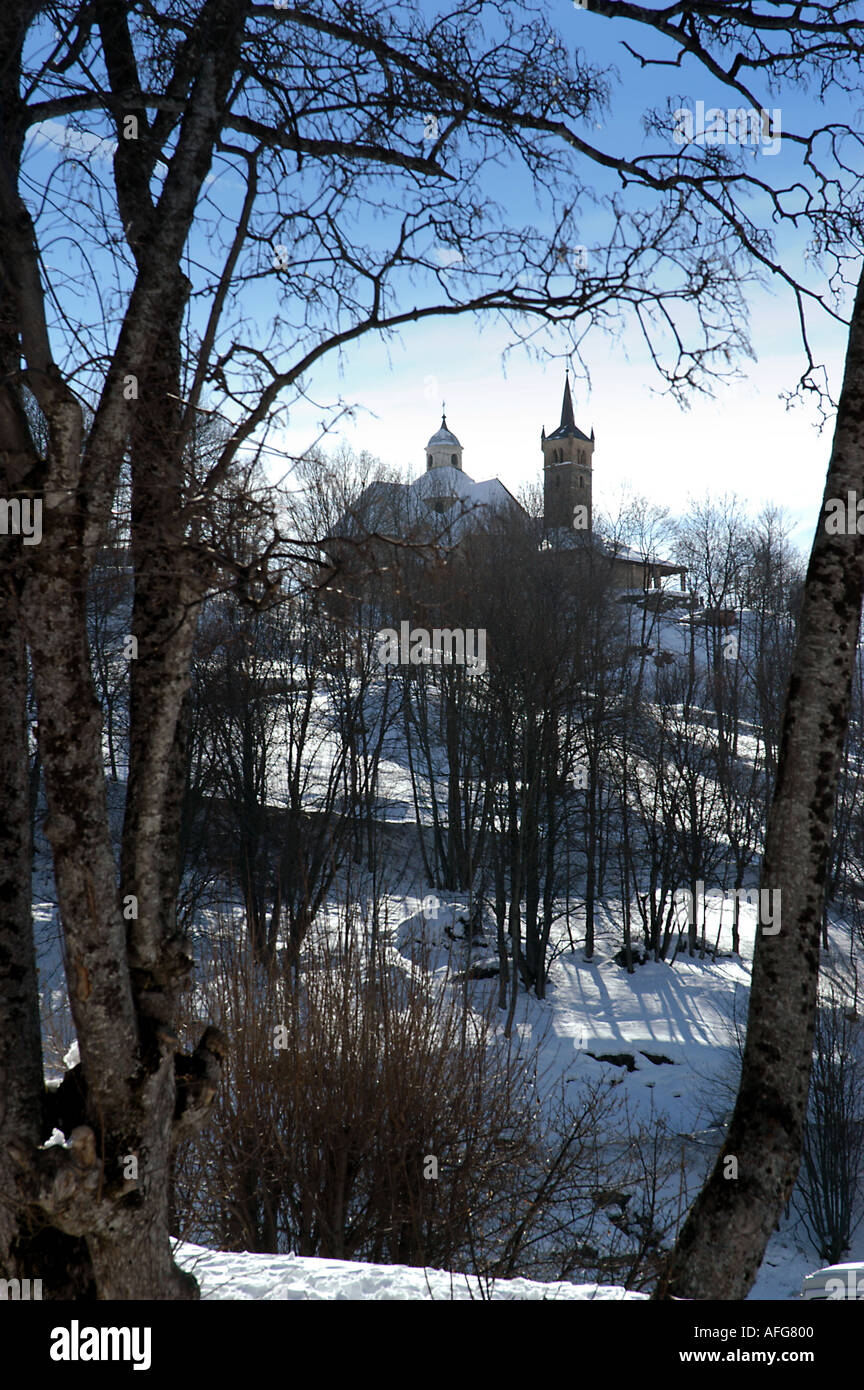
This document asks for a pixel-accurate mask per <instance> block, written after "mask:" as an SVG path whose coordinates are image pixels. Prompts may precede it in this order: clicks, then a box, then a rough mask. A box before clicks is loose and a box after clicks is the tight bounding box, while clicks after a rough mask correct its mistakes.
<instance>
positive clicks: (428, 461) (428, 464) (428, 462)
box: [426, 454, 432, 468]
mask: <svg viewBox="0 0 864 1390" xmlns="http://www.w3.org/2000/svg"><path fill="white" fill-rule="evenodd" d="M426 467H427V468H431V467H432V455H431V454H427V455H426Z"/></svg>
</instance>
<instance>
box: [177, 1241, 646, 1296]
mask: <svg viewBox="0 0 864 1390" xmlns="http://www.w3.org/2000/svg"><path fill="white" fill-rule="evenodd" d="M176 1257H177V1261H178V1263H179V1264H180V1265H182V1267H183V1268H184V1269H187V1270H189V1271H190V1272H191V1273H192V1274H194V1275H195V1278H196V1279H197V1280H198V1283H199V1286H200V1289H201V1297H202V1298H204V1299H267V1300H273V1299H276V1300H280V1299H334V1300H337V1299H338V1300H347V1299H362V1300H363V1301H366V1300H367V1299H372V1300H382V1299H390V1300H393V1299H397V1300H402V1301H404V1300H406V1299H410V1300H412V1301H413V1300H414V1299H433V1300H438V1301H444V1300H450V1299H461V1300H464V1299H476V1300H477V1301H484V1300H486V1299H511V1300H512V1299H518V1300H519V1301H523V1300H534V1299H552V1300H555V1299H558V1300H568V1301H576V1302H580V1303H585V1302H588V1301H590V1300H592V1299H613V1300H616V1299H617V1300H623V1299H629V1300H640V1299H644V1298H645V1297H646V1295H645V1294H640V1293H628V1292H627V1291H626V1290H625V1289H621V1288H617V1287H615V1286H614V1285H609V1284H537V1283H534V1282H533V1281H532V1280H530V1279H498V1280H496V1281H495V1282H494V1283H487V1282H486V1281H485V1280H478V1279H474V1278H470V1277H469V1276H468V1275H466V1274H451V1273H449V1272H448V1271H445V1270H441V1269H413V1268H410V1267H409V1266H407V1265H368V1264H358V1263H356V1262H355V1261H352V1260H319V1259H304V1258H302V1257H300V1256H298V1255H249V1254H244V1255H228V1254H225V1253H224V1252H222V1251H218V1250H206V1249H205V1248H204V1247H203V1246H201V1245H183V1244H178V1246H177V1247H176Z"/></svg>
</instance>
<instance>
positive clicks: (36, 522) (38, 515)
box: [0, 497, 42, 545]
mask: <svg viewBox="0 0 864 1390" xmlns="http://www.w3.org/2000/svg"><path fill="white" fill-rule="evenodd" d="M0 536H21V537H22V538H23V542H24V544H25V545H38V544H39V542H40V541H41V539H42V499H41V498H40V497H36V498H30V497H24V498H21V497H0Z"/></svg>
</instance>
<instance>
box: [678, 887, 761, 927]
mask: <svg viewBox="0 0 864 1390" xmlns="http://www.w3.org/2000/svg"><path fill="white" fill-rule="evenodd" d="M736 898H737V900H738V902H739V903H748V904H750V905H753V906H755V907H757V908H758V910H759V921H760V924H761V930H762V935H763V936H776V935H777V933H778V932H779V930H780V920H781V917H780V889H779V888H762V889H759V888H736V889H734V891H733V892H731V893H724V892H717V893H706V892H705V884H704V883H703V882H702V880H701V879H697V881H696V902H697V904H698V903H700V902H703V903H704V904H705V906H706V907H708V906H711V907H719V908H720V914H721V921H722V919H723V911H724V908H725V907H726V904H727V903H729V904H731V906H732V909H733V910H734V906H735V900H736ZM672 902H673V903H674V905H675V908H676V910H677V909H681V908H683V909H684V912H685V913H686V917H685V920H686V922H687V923H688V925H689V926H691V927H692V926H694V925H695V923H696V921H697V916H696V911H697V910H698V909H696V910H694V905H693V894H692V893H691V892H690V890H689V888H676V889H675V892H674V893H673V894H672Z"/></svg>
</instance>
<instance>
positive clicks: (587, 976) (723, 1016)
mask: <svg viewBox="0 0 864 1390" xmlns="http://www.w3.org/2000/svg"><path fill="white" fill-rule="evenodd" d="M634 621H635V615H634ZM745 628H746V624H745ZM649 640H650V641H651V642H652V644H653V646H654V647H655V649H656V648H660V649H662V650H663V651H672V652H673V653H675V654H676V655H678V656H679V657H680V656H681V655H682V654H684V653H685V652H686V650H687V646H688V642H689V632H688V631H687V630H685V629H684V628H683V626H682V625H681V622H680V621H678V622H676V621H675V619H674V617H672V618H670V617H667V616H664V617H662V618H660V619H658V620H657V621H656V623H655V624H654V630H653V631H651V632H650V634H649ZM325 722H326V721H325ZM332 742H333V740H332V734H331V733H330V732H329V731H324V732H323V733H322V737H321V740H320V744H319V745H318V747H317V748H316V752H315V756H314V757H313V758H312V760H311V761H312V766H311V768H310V773H309V786H308V794H309V799H310V803H314V800H315V794H316V790H317V789H318V788H319V787H320V786H323V785H324V783H325V782H326V779H327V776H328V774H329V767H330V759H331V757H332V747H331V745H332ZM742 746H743V745H742ZM385 748H386V756H385V758H384V760H383V761H382V763H381V767H380V778H379V802H378V814H379V818H380V820H381V821H382V822H386V823H387V826H388V830H387V834H388V837H389V838H388V847H389V855H390V857H389V859H388V871H389V872H388V877H389V880H390V881H389V883H388V885H387V888H388V890H389V891H387V892H386V893H385V894H384V902H383V904H382V909H381V920H382V921H383V923H384V935H385V937H386V939H387V941H388V949H389V951H390V954H391V957H392V959H393V960H394V962H399V963H401V965H402V966H403V967H407V963H408V959H409V958H410V957H412V955H413V953H414V946H415V943H417V942H418V941H419V940H421V939H422V940H424V941H425V943H426V944H427V945H428V944H429V943H430V942H431V944H432V946H433V950H432V954H431V956H430V957H428V958H424V964H425V966H426V968H430V969H431V970H432V971H433V973H434V974H436V975H437V976H439V977H440V980H441V983H442V985H443V984H444V982H445V981H446V980H447V979H448V978H450V977H451V976H452V973H453V972H454V971H459V970H463V969H464V968H465V966H466V965H467V964H468V963H469V955H468V951H467V947H465V946H463V945H462V944H461V943H460V942H459V941H458V939H456V940H454V937H455V938H458V937H459V935H460V930H459V918H460V916H463V915H464V913H465V910H466V907H467V899H466V898H465V897H464V896H460V895H457V894H451V895H448V894H445V893H442V892H438V891H433V890H432V889H431V887H430V886H428V885H424V878H423V873H422V865H421V863H420V856H419V854H418V853H417V851H416V843H415V835H416V830H415V827H414V825H412V824H411V823H412V822H414V821H416V816H417V808H416V807H415V805H414V800H413V793H412V787H411V780H410V776H409V773H408V768H407V760H406V757H405V753H404V748H403V747H402V746H401V741H400V739H399V737H398V733H396V732H392V733H391V734H390V735H389V736H388V738H387V740H386V741H385ZM280 791H281V788H280V787H279V785H278V778H277V784H276V785H274V786H272V787H271V788H270V793H271V798H272V800H273V802H274V803H275V804H279V801H280ZM109 792H110V793H111V794H112V795H113V797H114V798H115V799H116V801H117V807H118V809H119V807H120V805H121V804H122V786H121V787H111V788H110V789H109ZM427 810H428V808H427V807H425V806H424V805H423V804H422V803H421V805H420V816H421V819H423V820H424V821H425V820H426V819H427V816H426V812H427ZM400 822H401V824H400ZM358 878H359V873H358V874H357V875H356V876H355V879H354V880H352V883H351V886H350V887H351V892H350V894H347V893H346V896H351V897H352V899H353V901H354V902H355V903H359V902H360V901H361V899H362V893H361V891H360V885H359V883H358V882H357V879H358ZM34 887H35V896H36V902H35V904H34V916H35V920H36V927H37V942H38V948H39V966H40V983H41V987H42V997H43V1010H44V1013H45V1016H46V1022H47V1024H48V1028H49V1032H50V1030H51V1020H52V1019H54V1020H56V1031H55V1037H54V1039H53V1042H54V1046H53V1048H52V1047H51V1046H48V1047H47V1048H46V1053H47V1056H48V1058H49V1074H51V1069H50V1062H51V1060H53V1063H54V1067H53V1074H54V1075H55V1076H56V1075H57V1074H58V1071H57V1068H58V1066H59V1062H60V1058H61V1057H63V1055H64V1053H67V1049H69V1047H70V1043H73V1037H72V1035H71V1032H70V1028H69V1021H68V1014H67V1011H66V1009H65V981H64V978H63V968H62V952H61V949H60V930H59V922H58V917H57V912H56V906H55V904H54V902H53V901H52V899H53V890H52V886H51V881H50V870H49V868H48V865H47V856H43V857H42V862H41V871H40V872H38V873H37V876H36V882H35V884H34ZM341 887H342V888H346V885H342V886H341ZM576 888H577V889H578V885H576ZM340 891H341V889H340V886H339V885H334V889H333V892H332V893H331V899H330V901H329V902H328V903H327V904H326V905H325V907H324V909H323V910H322V912H321V914H320V917H319V926H322V927H324V928H325V929H326V926H327V924H328V922H329V923H330V924H331V925H333V924H335V923H336V922H337V921H338V920H339V917H340V913H341V909H340V906H339V897H340ZM378 891H379V892H380V885H379V889H378ZM707 893H708V895H709V901H708V904H707V906H706V914H705V915H706V932H705V937H706V942H707V946H708V951H707V954H706V955H705V957H704V958H703V959H699V958H698V957H696V958H694V959H690V958H688V957H686V956H685V955H683V954H681V955H679V956H678V957H677V959H676V960H675V961H674V963H669V962H660V963H656V962H649V963H647V964H644V965H639V966H637V967H636V968H635V970H634V972H633V973H632V974H629V975H628V974H627V972H626V970H624V969H623V968H622V967H621V965H619V964H617V963H616V962H615V960H614V959H613V957H614V955H615V953H616V952H618V951H619V950H620V947H621V941H622V935H623V933H622V919H623V914H622V912H621V905H620V904H619V903H617V902H614V901H607V902H605V903H604V904H603V905H602V906H601V907H600V908H599V912H598V921H597V925H596V950H595V954H594V957H593V959H592V960H591V961H586V960H585V959H584V954H583V951H582V950H581V942H582V939H583V930H582V925H583V924H582V922H581V920H580V918H579V914H578V913H574V916H573V920H572V922H571V928H572V931H573V934H574V940H575V942H576V946H577V949H575V950H574V949H571V946H570V942H569V937H568V933H567V924H566V922H565V921H564V919H563V917H562V918H561V919H560V920H559V922H558V923H557V924H556V927H555V928H554V929H553V938H552V943H551V944H552V947H553V957H554V958H553V964H552V967H551V971H550V976H549V983H548V990H547V997H546V998H545V999H544V1000H538V999H536V998H534V997H533V996H531V995H527V994H524V993H522V994H520V995H519V998H518V1000H517V1004H516V1009H515V1027H516V1029H517V1030H518V1032H519V1035H520V1036H521V1037H522V1038H523V1039H524V1041H525V1043H526V1044H527V1045H528V1046H529V1047H533V1046H536V1048H537V1060H538V1073H539V1074H540V1075H541V1076H542V1078H543V1087H544V1089H545V1092H546V1094H547V1095H552V1094H553V1093H554V1092H556V1091H557V1092H559V1093H560V1092H561V1091H562V1090H563V1088H568V1087H571V1086H572V1087H573V1088H574V1092H575V1090H576V1089H577V1088H578V1086H579V1084H580V1083H582V1082H603V1081H607V1082H611V1083H614V1087H615V1090H616V1093H617V1095H618V1096H619V1098H620V1100H621V1102H622V1104H623V1107H624V1109H625V1110H626V1113H627V1115H628V1116H629V1118H630V1120H631V1121H632V1123H633V1124H634V1125H635V1126H638V1125H642V1126H645V1127H647V1128H648V1129H649V1130H650V1129H651V1127H652V1126H655V1125H656V1124H657V1123H658V1122H662V1124H663V1125H664V1126H665V1132H666V1134H667V1135H668V1136H669V1138H670V1142H671V1143H672V1144H674V1146H675V1148H676V1151H677V1152H678V1153H680V1155H681V1167H682V1209H683V1210H686V1205H687V1202H688V1201H689V1200H690V1199H691V1197H692V1196H693V1195H695V1191H696V1190H697V1188H698V1185H699V1183H700V1182H701V1175H702V1174H703V1173H704V1171H705V1167H706V1165H707V1164H709V1163H710V1162H711V1161H712V1158H713V1155H714V1153H716V1150H717V1148H718V1146H719V1144H720V1142H721V1140H722V1133H723V1124H724V1121H725V1120H726V1118H727V1117H728V1114H729V1112H730V1111H731V1108H732V1105H733V1103H734V1096H735V1090H736V1088H737V1080H736V1070H737V1062H738V1049H739V1043H738V1034H739V1033H740V1034H741V1035H743V1029H744V1024H745V1022H746V1016H747V1004H748V993H749V985H750V961H751V959H752V952H753V945H754V939H755V930H756V908H755V905H749V904H748V905H745V904H742V906H741V921H740V931H741V952H742V954H741V956H740V957H736V956H734V955H732V952H731V945H732V942H731V920H732V904H731V901H730V900H727V901H726V903H725V904H721V903H720V902H719V900H715V901H713V902H712V901H711V899H710V895H711V893H712V885H711V884H710V883H709V884H708V885H707ZM562 910H563V905H562ZM232 917H233V918H234V920H235V922H236V921H237V919H236V914H235V912H234V911H233V909H229V910H228V911H227V912H226V913H225V914H224V915H223V919H222V924H221V929H223V930H224V929H227V928H226V926H225V923H226V922H227V921H230V920H231V919H232ZM700 917H701V913H700ZM219 929H220V925H219V923H218V922H217V920H216V917H215V915H212V914H211V913H208V912H206V911H203V910H202V912H201V914H200V916H199V920H198V922H197V924H196V931H197V932H198V933H200V934H201V935H202V936H209V935H211V934H212V933H213V932H215V931H217V930H219ZM238 929H242V927H241V926H240V924H239V922H237V925H236V926H232V927H231V928H230V930H232V932H233V931H234V930H238ZM634 935H635V936H636V937H638V936H639V932H638V928H637V925H635V924H634ZM830 936H831V948H830V950H829V951H827V952H824V953H823V962H822V974H823V982H824V987H825V988H826V989H827V988H828V987H829V986H830V985H832V984H834V985H840V986H841V988H845V989H846V990H849V987H850V978H851V974H852V971H853V964H852V954H853V952H852V941H851V937H850V931H849V928H848V927H847V925H846V924H845V923H843V922H835V923H832V927H831V932H830ZM715 950H716V956H715V955H714V952H715ZM470 960H471V963H473V964H480V963H492V962H494V961H495V956H494V950H493V935H492V934H490V933H489V932H488V931H487V939H486V945H485V948H483V949H481V950H480V951H477V950H474V952H473V953H472V954H471V957H470ZM496 988H497V986H496V982H495V981H494V980H491V979H490V980H484V981H478V982H477V983H476V984H474V985H472V996H471V997H472V1002H473V1003H474V1004H475V1005H476V1004H478V1003H479V1004H482V1002H483V1001H484V1000H485V999H486V998H488V997H489V996H490V992H493V991H495V989H496ZM201 1012H202V1017H204V1016H205V1015H206V1009H205V1008H204V1007H203V1001H202V1011H201ZM208 1021H209V1019H208ZM501 1026H502V1027H503V1023H502V1025H501ZM48 1041H49V1042H50V1041H51V1039H50V1038H49V1039H48ZM74 1057H75V1053H74V1052H68V1054H67V1059H66V1060H67V1065H71V1064H72V1061H73V1060H74ZM55 1142H61V1140H60V1138H59V1137H58V1138H57V1139H56V1140H55ZM684 1169H686V1175H685V1174H684V1173H683V1170H684ZM848 1258H850V1259H855V1260H862V1259H864V1227H862V1228H861V1229H860V1230H859V1232H858V1235H857V1237H856V1239H855V1241H854V1242H853V1248H852V1250H851V1251H850V1253H849V1256H848ZM178 1259H179V1260H180V1262H181V1263H182V1264H183V1265H184V1266H185V1267H186V1268H187V1269H190V1270H192V1271H193V1272H194V1273H195V1275H196V1277H197V1278H198V1279H199V1282H200V1284H201V1288H202V1296H203V1297H204V1298H206V1299H244V1300H245V1299H266V1300H272V1299H305V1298H308V1299H452V1298H458V1299H472V1298H476V1299H484V1298H486V1297H494V1298H496V1299H501V1298H506V1299H520V1300H521V1299H554V1298H559V1299H567V1300H574V1299H575V1300H581V1301H585V1300H589V1299H640V1298H643V1297H644V1295H643V1294H637V1293H632V1292H626V1291H625V1290H623V1289H621V1288H617V1287H614V1286H609V1285H598V1284H570V1283H548V1284H544V1283H537V1282H532V1281H529V1280H525V1279H515V1280H499V1281H497V1283H496V1284H495V1285H494V1288H491V1289H487V1287H486V1285H485V1283H480V1282H478V1281H477V1280H476V1279H475V1278H469V1277H468V1276H466V1275H464V1274H450V1273H448V1272H442V1271H440V1270H422V1269H416V1268H408V1267H402V1266H391V1265H387V1266H372V1265H367V1264H360V1263H356V1262H350V1261H340V1260H334V1259H312V1258H301V1257H298V1256H294V1255H290V1254H286V1255H258V1254H228V1253H223V1252H219V1251H212V1250H207V1249H205V1248H203V1247H201V1246H196V1245H191V1244H183V1245H182V1246H179V1247H178ZM820 1263H821V1261H820V1260H819V1258H818V1257H817V1256H816V1255H815V1254H814V1253H813V1251H812V1249H811V1248H809V1247H808V1245H807V1243H806V1240H805V1238H804V1235H803V1233H802V1232H801V1230H800V1227H799V1226H798V1223H797V1217H796V1215H795V1213H794V1211H792V1212H790V1214H789V1215H788V1216H787V1217H786V1218H785V1219H784V1221H783V1222H782V1223H781V1227H780V1230H779V1231H778V1232H777V1233H775V1235H774V1237H773V1238H772V1240H771V1242H770V1244H769V1247H768V1250H767V1252H766V1256H765V1260H764V1262H763V1265H762V1268H761V1270H760V1272H759V1275H758V1278H757V1280H756V1282H755V1285H754V1287H753V1289H752V1291H751V1294H750V1298H751V1299H754V1300H765V1299H783V1300H786V1299H797V1298H798V1297H799V1294H800V1288H801V1281H802V1278H803V1277H804V1275H806V1274H807V1273H809V1272H811V1271H813V1270H815V1269H816V1268H818V1267H819V1265H820Z"/></svg>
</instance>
